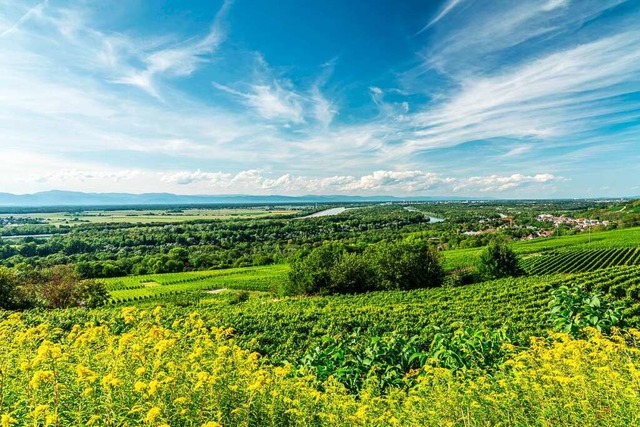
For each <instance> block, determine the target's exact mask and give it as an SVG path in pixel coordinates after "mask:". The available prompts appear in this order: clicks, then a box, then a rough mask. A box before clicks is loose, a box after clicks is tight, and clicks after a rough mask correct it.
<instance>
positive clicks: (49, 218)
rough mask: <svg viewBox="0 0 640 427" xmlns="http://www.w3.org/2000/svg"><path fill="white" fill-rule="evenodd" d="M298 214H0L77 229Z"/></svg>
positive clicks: (260, 210) (261, 211)
mask: <svg viewBox="0 0 640 427" xmlns="http://www.w3.org/2000/svg"><path fill="white" fill-rule="evenodd" d="M297 212H298V211H297V210H293V209H265V208H243V209H235V208H220V209H197V208H190V209H181V210H179V211H176V210H167V209H157V210H156V209H145V210H138V209H122V210H86V211H85V210H81V211H74V212H42V213H23V214H20V213H16V214H0V219H1V218H10V217H13V218H20V219H33V220H37V221H40V222H41V223H44V224H48V225H54V226H60V225H67V226H78V225H82V224H113V223H116V224H117V223H124V224H152V223H180V222H188V221H199V220H215V219H250V218H265V217H271V216H275V217H277V216H282V215H294V214H296V213H297Z"/></svg>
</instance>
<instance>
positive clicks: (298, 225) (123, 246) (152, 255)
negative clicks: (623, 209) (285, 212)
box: [0, 206, 427, 278]
mask: <svg viewBox="0 0 640 427" xmlns="http://www.w3.org/2000/svg"><path fill="white" fill-rule="evenodd" d="M425 224H427V221H426V220H425V218H424V216H423V215H422V214H420V213H414V212H408V211H406V210H404V209H402V207H400V206H379V207H370V208H363V209H354V210H353V211H348V213H346V214H344V215H339V216H335V217H324V218H316V219H305V220H293V219H288V220H281V219H278V220H273V219H255V220H218V221H201V222H194V223H182V224H169V225H157V224H155V225H133V224H107V225H102V224H100V225H86V226H80V227H77V228H74V229H72V231H71V232H70V233H69V234H67V235H61V236H53V237H51V238H49V239H33V238H25V239H22V240H20V241H19V242H16V241H11V242H9V241H2V240H0V263H1V264H3V265H5V266H8V267H15V266H21V265H24V264H26V265H31V266H35V267H38V268H46V267H50V266H53V265H62V264H74V265H75V266H76V268H77V271H78V273H79V274H81V276H82V277H85V278H101V277H117V276H124V275H128V274H157V273H171V272H182V271H190V270H204V269H212V268H229V267H247V266H258V265H267V264H273V263H280V262H285V261H286V260H288V259H289V257H291V256H292V255H293V254H294V253H296V252H297V251H298V250H301V249H305V248H312V247H314V246H316V245H320V244H322V242H324V241H327V240H331V241H340V242H343V243H345V244H349V245H367V244H369V243H373V242H377V241H381V240H387V239H393V238H396V236H406V235H407V234H409V233H413V232H416V231H420V230H422V229H424V227H425Z"/></svg>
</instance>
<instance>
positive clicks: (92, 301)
mask: <svg viewBox="0 0 640 427" xmlns="http://www.w3.org/2000/svg"><path fill="white" fill-rule="evenodd" d="M75 294H76V297H77V299H78V303H79V304H80V305H82V306H83V307H87V308H96V307H100V306H101V305H105V304H106V303H107V302H108V301H109V298H110V296H109V291H107V287H106V286H105V285H104V283H101V282H98V281H95V280H84V281H81V282H79V283H78V284H77V287H76V289H75Z"/></svg>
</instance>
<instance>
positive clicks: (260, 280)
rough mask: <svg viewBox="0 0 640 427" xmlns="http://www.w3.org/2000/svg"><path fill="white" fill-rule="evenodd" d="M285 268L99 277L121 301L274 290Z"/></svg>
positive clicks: (284, 276)
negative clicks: (214, 292) (215, 292)
mask: <svg viewBox="0 0 640 427" xmlns="http://www.w3.org/2000/svg"><path fill="white" fill-rule="evenodd" d="M288 271H289V266H287V265H270V266H265V267H246V268H231V269H225V270H211V271H192V272H185V273H168V274H151V275H144V276H129V277H117V278H112V279H102V281H103V282H104V283H105V284H106V286H107V289H108V290H109V292H110V294H111V299H112V301H114V302H118V303H121V302H129V301H140V300H148V299H151V298H161V297H163V296H169V295H178V294H183V293H186V292H193V291H210V290H215V289H239V290H247V291H262V292H269V291H275V290H276V289H277V287H278V285H279V284H280V283H281V282H282V281H283V280H286V277H287V273H288Z"/></svg>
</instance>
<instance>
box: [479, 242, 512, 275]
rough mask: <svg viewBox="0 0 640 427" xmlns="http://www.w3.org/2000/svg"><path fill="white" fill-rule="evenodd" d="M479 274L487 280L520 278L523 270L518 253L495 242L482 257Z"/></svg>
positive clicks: (502, 243) (501, 243)
mask: <svg viewBox="0 0 640 427" xmlns="http://www.w3.org/2000/svg"><path fill="white" fill-rule="evenodd" d="M478 272H479V274H480V275H481V276H482V277H484V278H485V279H499V278H501V277H510V276H519V275H520V274H522V269H521V268H520V265H519V260H518V256H517V255H516V253H515V252H514V251H513V250H512V249H511V248H509V246H508V245H507V244H506V243H504V242H500V241H498V240H494V241H493V242H491V243H490V244H489V246H487V247H486V248H485V249H484V251H483V252H482V254H481V255H480V260H479V262H478Z"/></svg>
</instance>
